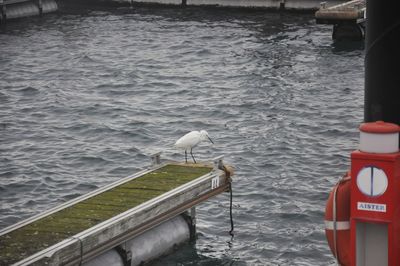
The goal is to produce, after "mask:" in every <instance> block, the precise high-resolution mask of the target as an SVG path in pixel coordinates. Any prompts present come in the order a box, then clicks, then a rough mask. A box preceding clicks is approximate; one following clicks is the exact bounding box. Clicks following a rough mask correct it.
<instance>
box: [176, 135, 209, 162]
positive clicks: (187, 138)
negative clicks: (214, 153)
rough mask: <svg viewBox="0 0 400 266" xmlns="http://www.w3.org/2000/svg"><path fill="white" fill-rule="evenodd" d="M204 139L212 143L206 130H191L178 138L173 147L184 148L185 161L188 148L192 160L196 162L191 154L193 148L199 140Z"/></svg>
mask: <svg viewBox="0 0 400 266" xmlns="http://www.w3.org/2000/svg"><path fill="white" fill-rule="evenodd" d="M204 140H209V141H210V142H211V143H212V144H214V142H213V141H212V140H211V138H210V136H209V135H208V133H207V131H205V130H201V131H191V132H189V133H187V134H186V135H184V136H183V137H181V138H180V139H178V140H177V141H176V142H175V147H177V148H179V149H183V150H185V161H186V163H187V151H188V150H189V149H190V155H192V158H193V162H194V163H196V160H195V159H194V156H193V148H194V147H196V146H197V144H199V143H200V142H202V141H204Z"/></svg>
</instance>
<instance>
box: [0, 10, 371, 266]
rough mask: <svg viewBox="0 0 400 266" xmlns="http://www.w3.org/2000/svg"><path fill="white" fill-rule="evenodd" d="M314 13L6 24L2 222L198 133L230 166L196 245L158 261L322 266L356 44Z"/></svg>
mask: <svg viewBox="0 0 400 266" xmlns="http://www.w3.org/2000/svg"><path fill="white" fill-rule="evenodd" d="M330 31H331V29H330V28H326V27H321V26H318V25H315V22H314V18H313V16H312V14H311V15H310V14H292V13H290V14H285V13H274V12H271V13H269V12H264V11H243V10H223V9H201V8H185V9H174V8H169V7H167V8H154V9H153V8H145V7H140V8H135V9H129V8H124V7H120V8H118V9H114V8H107V7H104V9H101V10H91V9H88V10H79V9H73V8H72V9H71V10H70V11H65V12H64V13H63V14H56V15H47V16H45V17H43V18H41V19H40V20H39V19H35V18H32V19H27V20H21V21H16V22H14V23H10V24H8V25H7V27H5V28H1V29H0V47H1V49H2V51H1V53H0V88H1V91H0V144H1V145H0V162H1V163H0V202H1V206H0V214H1V215H0V227H2V228H3V227H5V226H8V225H11V224H13V223H15V222H17V221H19V220H21V219H24V218H26V217H29V216H31V215H34V214H37V213H39V212H41V211H43V210H44V209H47V208H48V207H51V206H55V205H57V204H60V203H61V202H64V201H67V200H70V199H72V198H74V197H77V196H79V195H82V194H84V193H86V192H88V191H91V190H93V189H96V188H98V187H101V186H103V185H105V184H108V183H110V182H112V181H115V180H117V179H119V178H122V177H124V176H127V175H129V174H132V173H134V172H136V171H138V170H139V169H141V168H142V167H143V166H145V165H148V163H149V159H148V157H147V155H149V154H151V153H152V152H155V151H158V150H163V151H164V156H165V157H167V158H169V159H174V160H182V159H183V154H182V153H181V152H179V151H177V150H175V149H174V148H173V143H174V142H175V140H176V139H177V138H178V137H179V136H181V135H183V134H185V133H186V132H188V131H190V130H198V129H207V130H208V132H209V133H210V135H211V137H212V138H213V139H214V141H215V145H214V146H212V147H206V146H200V147H198V148H196V150H195V153H196V154H197V157H198V159H199V160H206V159H208V158H212V157H215V156H217V155H220V154H225V160H226V161H227V163H229V164H231V165H234V167H235V171H236V174H235V176H234V184H233V187H234V218H235V226H236V229H235V231H236V235H235V237H234V238H231V237H230V236H229V234H228V230H229V220H228V217H229V213H228V195H225V194H224V195H221V196H218V197H216V198H215V199H211V200H209V201H208V202H206V203H204V204H202V205H200V206H199V207H198V222H197V224H198V240H197V242H196V244H193V245H187V246H185V247H183V248H182V250H180V251H179V252H177V253H174V255H173V256H169V257H167V258H164V259H163V260H162V261H158V262H155V265H328V264H332V265H333V264H334V261H333V259H332V255H331V254H330V252H329V250H328V247H327V244H326V242H325V237H324V231H323V215H324V214H323V211H324V206H325V201H326V198H327V196H328V192H329V191H330V189H331V187H332V186H333V184H334V183H335V182H336V180H337V177H338V176H341V175H342V174H343V173H344V172H345V171H346V170H347V169H348V167H349V152H350V151H351V150H353V149H354V148H356V147H357V138H358V135H357V128H358V124H359V123H360V122H361V121H362V105H363V82H364V81H363V73H364V70H363V64H364V63H363V56H364V52H363V47H362V46H354V45H353V46H351V45H349V46H346V45H345V44H342V45H340V44H332V43H331V40H330V35H331V32H330Z"/></svg>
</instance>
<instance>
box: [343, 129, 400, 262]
mask: <svg viewBox="0 0 400 266" xmlns="http://www.w3.org/2000/svg"><path fill="white" fill-rule="evenodd" d="M399 131H400V127H399V126H398V125H396V124H391V123H384V122H381V121H380V122H372V123H364V124H362V125H361V126H360V149H359V150H357V151H354V152H353V153H352V154H351V176H352V181H351V182H352V183H351V200H350V201H351V208H350V242H351V265H353V266H356V265H357V266H370V265H371V266H372V265H380V266H383V265H389V266H395V265H400V152H399V148H398V147H399Z"/></svg>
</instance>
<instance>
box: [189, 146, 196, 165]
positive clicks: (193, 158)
mask: <svg viewBox="0 0 400 266" xmlns="http://www.w3.org/2000/svg"><path fill="white" fill-rule="evenodd" d="M192 150H193V148H191V149H190V155H192V158H193V162H194V163H196V160H195V159H194V156H193V153H192Z"/></svg>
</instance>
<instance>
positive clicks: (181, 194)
mask: <svg viewBox="0 0 400 266" xmlns="http://www.w3.org/2000/svg"><path fill="white" fill-rule="evenodd" d="M158 156H159V155H157V156H155V157H153V161H154V162H155V163H154V164H153V166H152V167H149V168H148V169H145V170H143V171H141V172H139V173H136V174H134V175H132V176H129V177H127V178H125V179H122V180H120V181H118V182H115V183H113V184H110V185H108V186H106V187H103V188H100V189H98V190H96V191H93V192H91V193H89V194H87V195H84V196H82V197H79V198H77V199H74V200H72V201H69V202H67V203H65V204H62V205H61V206H59V207H56V208H54V209H51V210H49V211H47V212H45V213H43V214H40V215H37V216H35V217H32V218H30V219H28V220H25V221H22V222H20V223H18V224H16V225H14V226H11V227H8V228H6V229H4V230H2V231H0V247H1V248H0V265H80V264H82V263H84V262H86V261H88V260H90V259H91V258H94V257H95V256H97V255H99V254H101V253H102V252H104V251H106V250H109V249H111V248H114V247H116V246H118V245H120V244H121V243H124V241H127V240H128V239H131V238H133V237H135V236H137V235H139V234H141V233H142V232H144V231H146V230H148V229H149V228H152V227H154V226H156V225H158V224H160V223H161V222H163V221H165V220H168V219H170V218H172V217H175V216H176V215H179V214H181V213H183V212H184V211H186V210H187V209H189V208H191V207H193V206H195V205H196V204H198V203H200V202H202V201H204V200H206V199H208V198H209V197H212V196H214V195H217V194H219V193H222V192H224V191H227V190H228V189H229V185H230V178H229V176H227V174H226V172H225V171H223V170H220V169H219V168H221V165H222V159H221V158H216V160H215V162H214V165H212V164H211V165H210V164H183V163H176V162H166V163H162V164H161V163H159V162H160V160H159V157H158Z"/></svg>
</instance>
